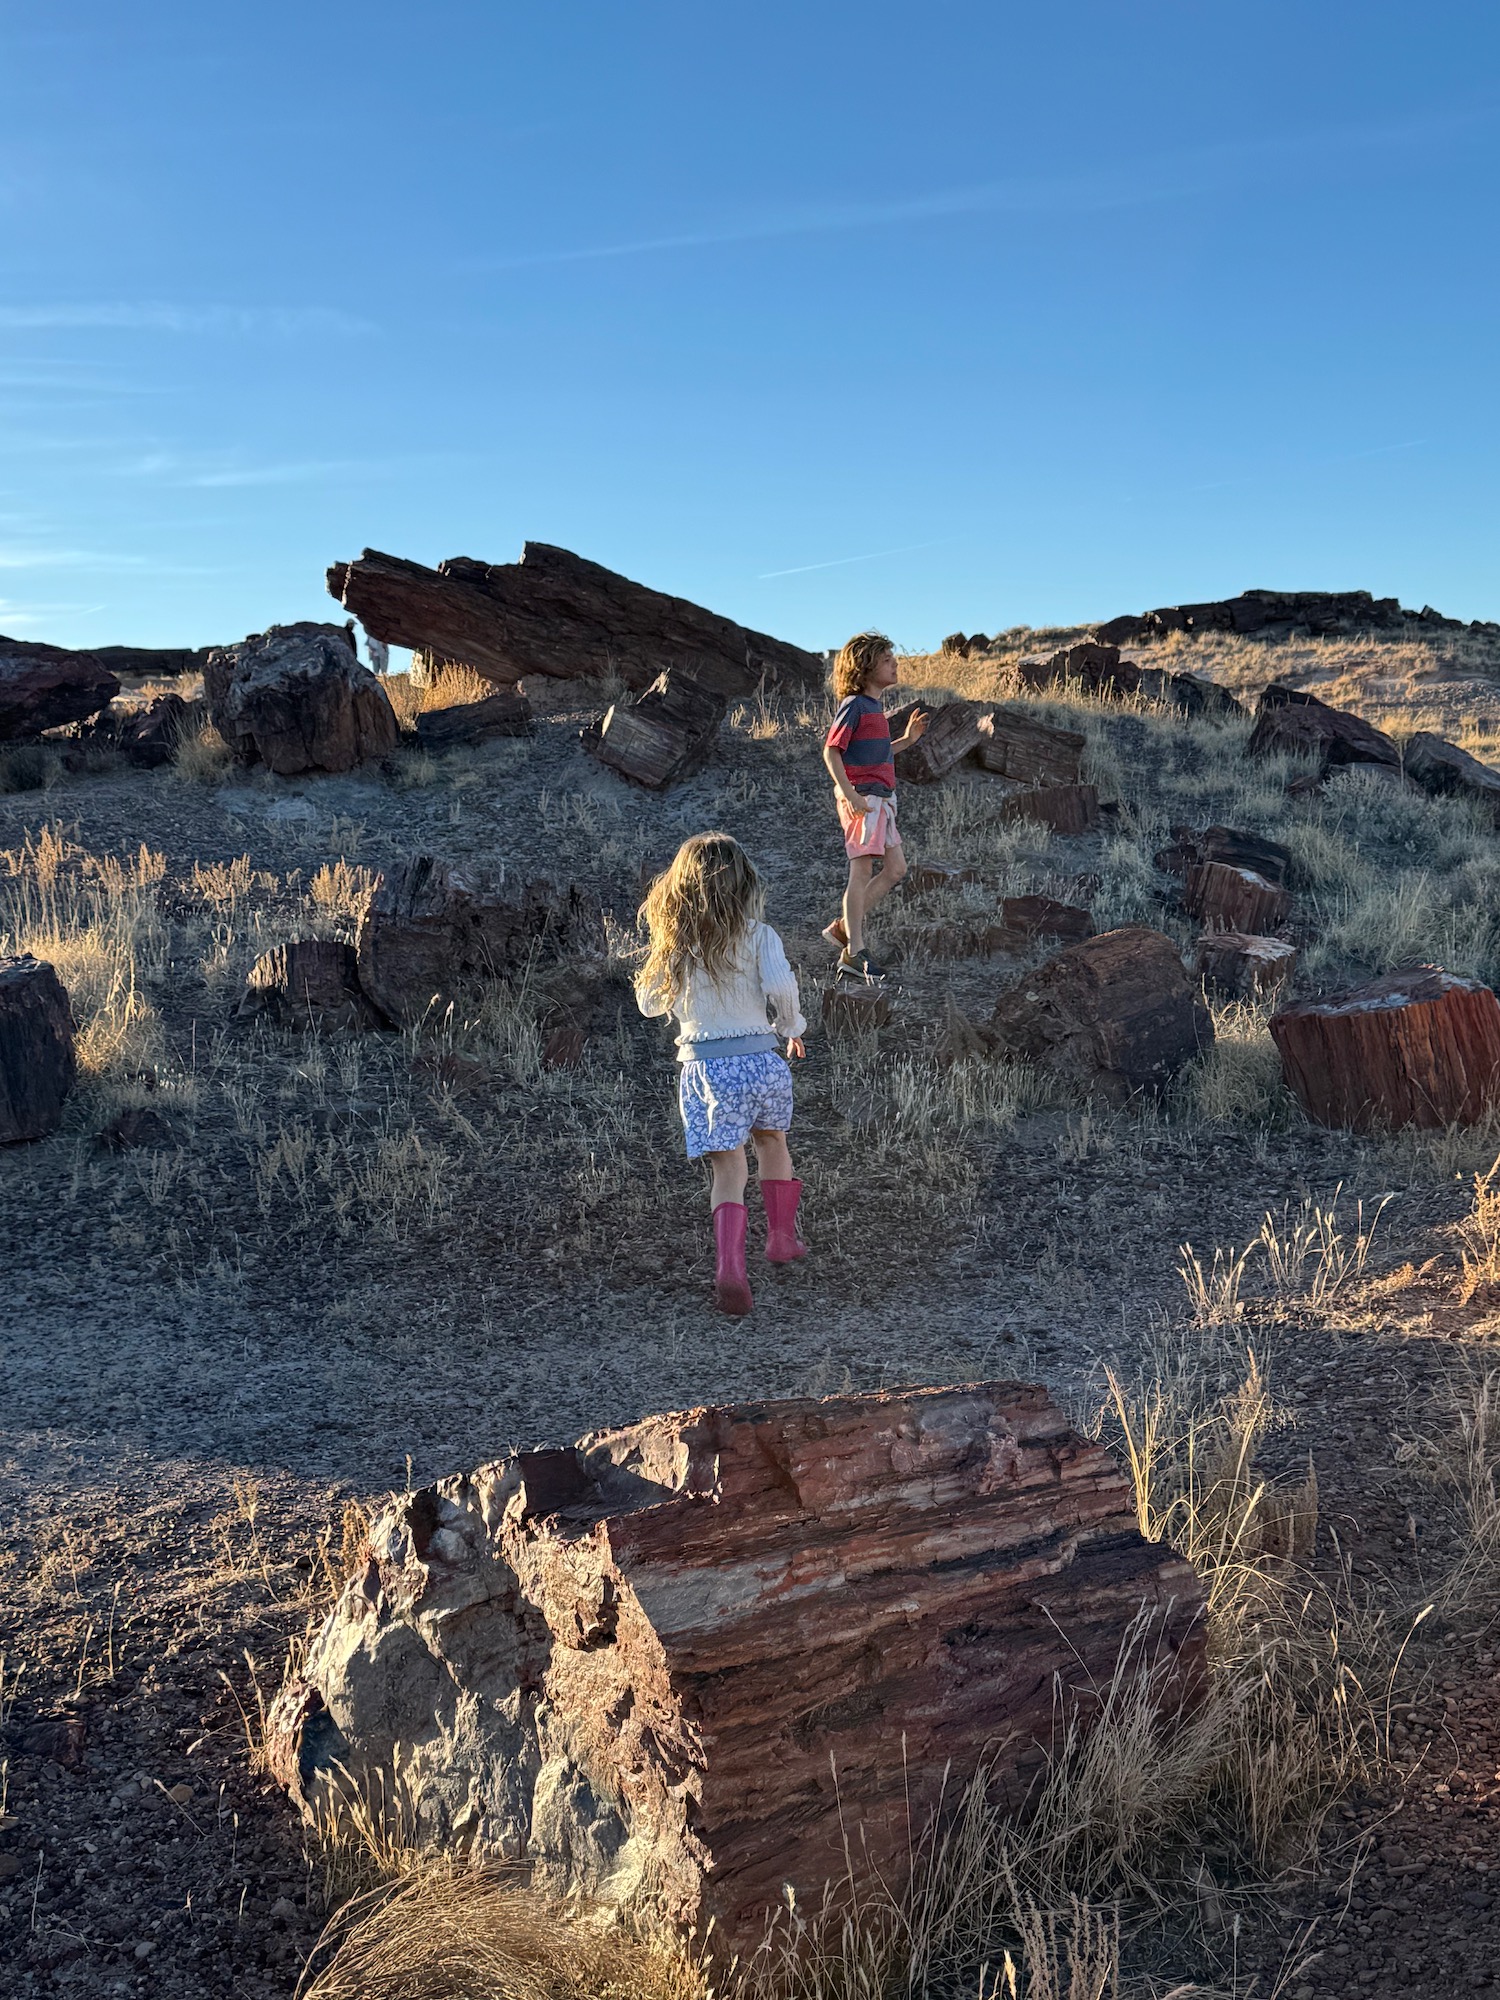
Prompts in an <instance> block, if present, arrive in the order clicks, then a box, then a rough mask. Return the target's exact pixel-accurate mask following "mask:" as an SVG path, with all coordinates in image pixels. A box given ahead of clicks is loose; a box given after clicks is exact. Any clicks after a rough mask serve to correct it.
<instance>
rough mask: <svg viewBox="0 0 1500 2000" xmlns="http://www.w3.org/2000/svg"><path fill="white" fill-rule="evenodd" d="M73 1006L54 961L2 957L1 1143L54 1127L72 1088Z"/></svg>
mask: <svg viewBox="0 0 1500 2000" xmlns="http://www.w3.org/2000/svg"><path fill="white" fill-rule="evenodd" d="M73 1038H74V1027H73V1010H72V1008H71V1007H70V1006H69V1004H68V995H67V990H66V988H65V987H64V986H63V983H62V981H61V980H60V979H59V978H58V976H57V974H56V972H55V971H54V970H53V968H52V967H51V966H50V965H47V964H46V963H44V962H43V961H42V960H40V959H35V958H33V957H32V956H31V955H30V953H29V952H25V953H22V955H21V956H20V957H19V958H0V1145H4V1146H10V1145H15V1144H16V1143H17V1142H18V1141H20V1140H22V1139H42V1138H45V1137H46V1135H47V1134H48V1133H49V1132H55V1131H56V1130H57V1127H58V1125H59V1123H60V1122H61V1120H62V1112H63V1105H64V1103H65V1102H66V1100H67V1095H68V1092H69V1091H70V1090H71V1089H72V1088H73V1079H74V1077H75V1076H76V1074H77V1062H76V1060H75V1058H74V1054H73Z"/></svg>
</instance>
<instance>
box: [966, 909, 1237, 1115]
mask: <svg viewBox="0 0 1500 2000" xmlns="http://www.w3.org/2000/svg"><path fill="white" fill-rule="evenodd" d="M992 1026H993V1027H994V1029H995V1032H996V1035H997V1037H998V1039H999V1043H1000V1046H1001V1047H1002V1048H1003V1049H1004V1050H1005V1051H1006V1052H1007V1053H1009V1054H1011V1055H1013V1056H1020V1057H1022V1058H1024V1059H1025V1060H1026V1061H1028V1062H1032V1063H1035V1064H1036V1065H1037V1066H1038V1068H1040V1069H1044V1070H1048V1071H1050V1072H1052V1073H1054V1074H1056V1075H1059V1076H1062V1077H1065V1078H1066V1079H1068V1080H1069V1081H1070V1082H1072V1083H1074V1084H1075V1085H1077V1086H1078V1087H1079V1088H1081V1089H1082V1090H1083V1091H1084V1092H1086V1093H1087V1094H1088V1095H1089V1096H1092V1097H1098V1098H1100V1099H1102V1100H1103V1101H1104V1102H1105V1103H1108V1104H1123V1103H1125V1102H1126V1101H1127V1099H1129V1098H1130V1097H1132V1096H1134V1095H1136V1094H1137V1093H1138V1092H1155V1091H1159V1090H1160V1089H1161V1088H1162V1087H1163V1086H1164V1085H1165V1084H1167V1083H1168V1082H1170V1080H1171V1079H1172V1077H1173V1076H1175V1074H1176V1073H1177V1071H1178V1070H1179V1069H1181V1067H1182V1065H1183V1064H1184V1063H1185V1062H1188V1061H1189V1060H1190V1059H1191V1058H1192V1057H1193V1056H1195V1055H1197V1054H1198V1053H1199V1051H1200V1050H1202V1049H1205V1048H1207V1047H1208V1046H1209V1045H1210V1044H1211V1043H1212V1041H1213V1023H1212V1021H1211V1020H1210V1018H1209V1013H1208V1009H1207V1007H1206V1006H1205V1005H1204V1002H1203V992H1202V989H1201V987H1200V986H1199V985H1198V982H1197V981H1196V980H1195V979H1193V978H1191V977H1190V976H1189V975H1188V972H1187V969H1186V967H1185V966H1184V965H1183V962H1182V959H1181V956H1180V955H1179V953H1178V950H1177V947H1176V945H1175V944H1173V942H1172V940H1171V939H1170V938H1169V937H1166V936H1164V935H1163V934H1162V933H1161V932H1160V931H1153V930H1148V929H1147V928H1146V927H1145V926H1144V925H1139V924H1131V925H1128V926H1126V927H1125V928H1124V929H1122V930H1115V931H1106V932H1105V933H1104V934H1103V936H1102V937H1094V938H1088V939H1086V940H1085V941H1084V942H1083V943H1082V944H1074V945H1069V946H1067V947H1066V949H1065V950H1063V951H1060V952H1058V953H1057V954H1056V956H1055V957H1053V958H1049V959H1048V960H1047V961H1046V963H1045V964H1043V965H1041V966H1038V967H1037V969H1036V970H1035V971H1034V972H1030V973H1028V974H1027V975H1026V977H1025V978H1024V979H1022V980H1021V981H1020V982H1019V983H1018V984H1017V985H1016V986H1014V987H1013V988H1012V989H1011V990H1010V992H1008V993H1002V994H1001V996H1000V999H999V1001H998V1002H997V1003H996V1006H995V1012H994V1016H993V1020H992Z"/></svg>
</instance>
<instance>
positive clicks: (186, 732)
mask: <svg viewBox="0 0 1500 2000" xmlns="http://www.w3.org/2000/svg"><path fill="white" fill-rule="evenodd" d="M233 761H234V757H233V753H232V752H231V750H230V748H229V745H228V744H227V743H226V742H225V741H224V739H223V737H222V736H221V735H220V734H219V732H218V730H217V729H215V728H214V726H213V724H212V723H211V722H210V721H209V719H208V716H207V714H206V713H202V714H200V715H198V716H197V717H196V718H195V719H192V720H189V721H188V722H187V724H186V725H185V727H184V728H183V730H182V732H181V734H180V735H179V737H178V739H177V748H176V750H175V751H174V752H173V755H172V769H173V771H174V772H175V773H176V775H177V776H178V777H179V778H182V779H183V780H185V781H186V782H187V783H188V784H195V785H207V784H214V783H216V782H217V781H218V780H219V779H220V778H223V777H225V776H226V775H227V773H228V771H229V767H230V765H231V764H232V763H233Z"/></svg>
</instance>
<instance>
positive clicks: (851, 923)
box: [844, 861, 875, 952]
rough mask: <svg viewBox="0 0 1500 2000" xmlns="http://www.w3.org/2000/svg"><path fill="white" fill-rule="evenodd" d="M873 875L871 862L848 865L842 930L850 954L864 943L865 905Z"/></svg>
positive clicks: (873, 868) (855, 862) (872, 863)
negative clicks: (844, 933) (843, 930)
mask: <svg viewBox="0 0 1500 2000" xmlns="http://www.w3.org/2000/svg"><path fill="white" fill-rule="evenodd" d="M874 875H875V863H874V862H873V861H851V862H850V863H849V883H848V887H847V888H846V889H845V890H844V929H845V930H846V931H847V932H848V935H849V949H850V951H851V952H856V951H858V950H859V949H860V948H861V946H862V945H863V944H864V941H865V904H866V901H867V899H868V897H869V892H870V884H871V882H872V880H873V878H874Z"/></svg>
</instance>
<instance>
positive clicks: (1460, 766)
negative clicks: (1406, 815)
mask: <svg viewBox="0 0 1500 2000" xmlns="http://www.w3.org/2000/svg"><path fill="white" fill-rule="evenodd" d="M1401 768H1402V769H1403V770H1404V771H1405V773H1406V775H1407V777H1408V778H1410V779H1411V781H1412V783H1413V784H1414V785H1416V786H1418V787H1419V788H1420V789H1421V790H1422V791H1424V792H1427V793H1429V794H1430V795H1431V796H1432V797H1433V798H1443V797H1447V798H1457V799H1471V800H1473V802H1474V803H1475V804H1476V805H1481V806H1483V807H1484V808H1485V810H1486V811H1487V812H1489V813H1491V814H1492V815H1493V816H1494V818H1495V820H1496V822H1497V824H1500V771H1496V770H1494V769H1492V768H1491V766H1490V765H1488V764H1481V763H1480V761H1479V759H1478V758H1477V757H1471V756H1470V755H1469V753H1468V751H1467V750H1460V749H1459V747H1458V745H1457V744H1456V743H1448V742H1445V741H1444V739H1443V738H1442V737H1441V736H1433V735H1432V734H1430V732H1429V731H1427V730H1425V729H1424V730H1421V731H1419V732H1418V734H1417V735H1415V736H1413V737H1412V738H1411V739H1410V740H1409V741H1408V743H1407V745H1406V748H1405V749H1404V750H1403V751H1402V753H1401Z"/></svg>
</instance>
